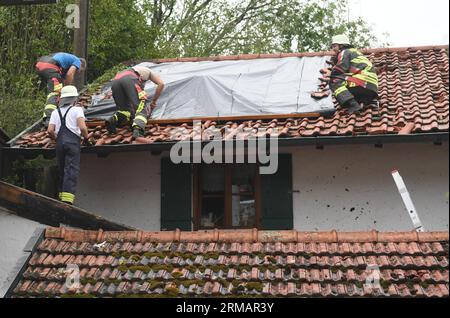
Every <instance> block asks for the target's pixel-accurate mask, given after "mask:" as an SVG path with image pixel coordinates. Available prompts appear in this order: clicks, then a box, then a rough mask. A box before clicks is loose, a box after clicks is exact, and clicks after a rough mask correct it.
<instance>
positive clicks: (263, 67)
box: [87, 57, 335, 119]
mask: <svg viewBox="0 0 450 318" xmlns="http://www.w3.org/2000/svg"><path fill="white" fill-rule="evenodd" d="M326 60H327V58H326V57H303V58H298V57H290V58H278V59H255V60H238V61H220V62H213V61H206V62H176V63H162V64H153V63H142V64H139V65H142V66H147V67H149V68H150V69H151V70H152V71H153V72H154V73H156V74H158V75H159V76H160V77H161V78H162V80H163V81H164V83H165V89H164V92H163V94H162V95H161V97H160V99H159V100H158V106H157V108H156V109H155V111H154V112H153V114H152V118H153V119H174V118H186V117H216V116H242V115H264V114H290V113H306V112H326V113H329V112H333V111H334V110H335V109H334V105H333V102H332V99H331V97H328V98H324V99H322V100H315V99H313V98H311V93H312V92H314V91H316V90H317V89H318V85H319V84H320V80H319V79H318V78H319V77H320V69H322V68H325V67H327V64H326ZM155 87H156V86H155V84H154V83H153V82H151V81H149V82H147V85H146V87H145V90H146V91H147V92H148V94H149V96H150V98H151V96H153V94H154V92H155ZM110 90H111V89H110V84H107V85H105V87H104V88H103V90H102V93H101V94H99V95H97V96H94V98H93V104H92V106H91V108H90V109H89V111H88V113H87V115H88V118H106V117H108V116H110V115H111V114H112V113H113V112H114V110H115V104H114V100H113V99H112V98H109V99H108V98H105V96H108V94H109V95H110Z"/></svg>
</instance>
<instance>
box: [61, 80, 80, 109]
mask: <svg viewBox="0 0 450 318" xmlns="http://www.w3.org/2000/svg"><path fill="white" fill-rule="evenodd" d="M60 98H61V99H60V101H59V106H60V107H62V106H65V105H69V104H72V103H74V102H76V100H77V99H78V89H77V88H76V87H75V86H72V85H68V86H64V87H63V88H62V89H61V96H60Z"/></svg>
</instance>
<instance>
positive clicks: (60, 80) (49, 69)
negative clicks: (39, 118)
mask: <svg viewBox="0 0 450 318" xmlns="http://www.w3.org/2000/svg"><path fill="white" fill-rule="evenodd" d="M85 69H86V60H85V59H82V58H79V57H77V56H75V55H73V54H69V53H63V52H60V53H56V54H51V55H47V56H43V57H41V58H40V59H39V61H38V62H37V64H36V72H37V74H38V75H39V77H40V78H41V81H42V82H44V83H45V84H46V85H47V101H46V104H45V108H44V115H43V120H44V125H45V126H46V127H47V126H48V121H49V120H50V115H51V114H52V112H53V111H54V110H56V108H57V107H58V99H59V94H60V93H61V90H62V88H63V86H65V85H72V83H73V79H74V76H75V73H77V72H81V71H84V70H85Z"/></svg>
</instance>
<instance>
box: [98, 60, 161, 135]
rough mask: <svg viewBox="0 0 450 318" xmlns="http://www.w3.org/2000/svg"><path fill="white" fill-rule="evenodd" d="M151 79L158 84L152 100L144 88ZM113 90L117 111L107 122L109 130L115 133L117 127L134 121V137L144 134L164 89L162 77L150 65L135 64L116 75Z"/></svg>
mask: <svg viewBox="0 0 450 318" xmlns="http://www.w3.org/2000/svg"><path fill="white" fill-rule="evenodd" d="M149 80H150V81H152V82H153V83H155V84H156V85H157V87H156V91H155V94H154V96H153V98H152V100H151V101H150V100H149V98H148V96H147V93H146V92H145V90H144V89H145V83H146V82H147V81H149ZM111 90H112V95H113V98H114V101H115V103H116V107H117V112H116V113H115V114H114V115H113V116H112V117H111V118H109V119H108V120H107V122H106V128H107V129H108V132H109V133H110V134H115V133H116V128H117V127H122V126H124V125H126V124H127V123H132V128H133V138H135V139H136V138H138V137H142V136H144V133H145V126H146V125H147V120H148V118H149V117H150V115H151V113H152V111H153V109H155V107H156V102H157V101H158V98H159V96H161V93H162V91H163V90H164V83H163V81H162V80H161V78H160V77H159V76H158V75H156V74H154V73H152V72H151V71H150V69H149V68H148V67H143V66H134V67H132V68H129V69H127V70H125V71H123V72H120V73H118V74H117V75H116V77H115V78H114V80H113V83H112V87H111Z"/></svg>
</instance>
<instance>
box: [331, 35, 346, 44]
mask: <svg viewBox="0 0 450 318" xmlns="http://www.w3.org/2000/svg"><path fill="white" fill-rule="evenodd" d="M331 44H339V45H350V39H349V38H348V36H346V35H345V34H339V35H336V36H333V40H332V43H331Z"/></svg>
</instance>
